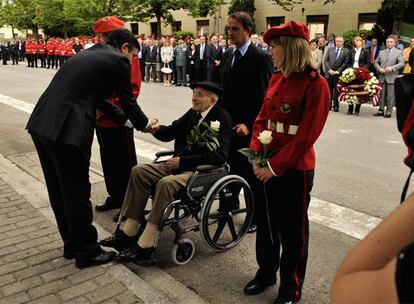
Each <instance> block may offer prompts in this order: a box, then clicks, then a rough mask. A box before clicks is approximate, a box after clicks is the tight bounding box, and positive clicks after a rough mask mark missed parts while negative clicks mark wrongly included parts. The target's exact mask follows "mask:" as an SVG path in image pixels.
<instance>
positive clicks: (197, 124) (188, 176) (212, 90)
mask: <svg viewBox="0 0 414 304" xmlns="http://www.w3.org/2000/svg"><path fill="white" fill-rule="evenodd" d="M191 88H192V89H193V96H192V108H191V109H190V110H189V111H188V112H187V113H185V114H184V115H183V116H182V117H181V118H179V119H178V120H175V121H174V122H173V123H172V124H171V125H170V126H160V128H159V130H158V131H156V132H155V133H154V134H153V135H154V137H155V138H157V139H159V140H161V141H172V140H175V142H174V151H170V152H172V153H169V152H167V153H164V152H160V153H157V159H158V158H159V157H163V156H168V155H170V156H172V157H170V158H169V159H167V160H166V161H156V162H153V163H150V164H142V165H137V166H135V167H134V168H133V169H132V171H131V176H130V179H129V184H128V188H127V192H126V194H125V198H124V202H123V206H122V211H121V217H122V216H123V215H124V216H125V217H126V218H127V220H126V222H125V224H124V226H123V227H122V229H121V228H120V225H119V224H118V227H117V229H116V231H115V233H114V234H113V235H112V236H110V237H109V238H107V239H104V240H102V241H101V242H100V244H101V245H102V246H106V247H113V248H115V249H116V250H118V251H119V253H118V255H117V257H116V259H117V260H118V261H121V262H128V261H133V262H135V263H137V264H138V265H141V266H151V265H153V262H154V254H155V253H154V252H155V247H156V244H157V241H158V236H159V232H160V231H161V230H162V228H163V227H165V226H168V225H169V226H171V228H172V229H173V230H174V231H175V232H176V239H175V244H176V245H175V249H176V250H175V260H174V261H175V262H176V263H177V264H180V261H181V262H183V261H184V262H187V261H188V260H190V259H191V258H192V255H193V254H194V244H192V243H191V244H190V248H189V247H188V245H189V244H188V242H185V241H183V239H182V238H181V236H182V234H184V233H185V232H187V231H190V230H191V231H194V230H199V229H200V228H201V230H202V231H203V232H204V234H205V235H208V230H209V227H208V226H209V225H211V224H212V223H215V224H217V225H216V234H221V232H222V231H223V230H224V226H225V225H226V224H228V225H230V226H231V227H230V226H229V227H230V228H229V230H230V235H231V242H230V243H229V242H227V243H225V244H224V245H221V244H219V243H218V237H219V236H217V237H216V239H215V236H213V237H210V236H207V237H204V239H207V242H210V247H212V248H213V249H216V250H225V249H228V248H230V247H232V246H234V245H236V244H237V243H238V242H239V241H240V239H241V238H242V237H243V235H244V232H245V230H247V228H248V225H250V221H251V214H252V212H253V211H252V208H253V207H252V205H251V203H252V202H251V194H250V192H249V191H250V188H249V187H248V185H247V183H245V182H244V180H242V179H241V178H239V177H236V180H237V181H236V182H237V183H240V184H243V185H242V186H244V188H243V191H242V192H243V193H242V195H244V196H245V197H246V194H247V197H248V203H247V204H246V208H241V209H240V210H238V212H240V213H244V214H247V215H248V217H246V218H247V221H246V220H245V221H243V223H242V230H240V229H239V231H236V225H234V223H233V222H232V216H233V214H232V213H231V212H230V210H225V211H224V212H221V213H222V215H223V217H222V219H221V220H220V212H218V213H217V212H216V213H213V211H212V203H213V202H214V201H216V198H218V197H219V200H221V201H222V202H221V203H219V204H220V205H221V207H220V208H221V210H224V208H223V206H222V205H225V204H224V203H223V201H225V197H226V196H228V195H229V193H226V191H227V190H226V189H227V188H226V186H227V184H228V183H231V182H235V179H234V178H231V176H226V175H227V171H228V170H226V167H225V163H226V160H227V156H228V151H229V145H230V140H231V135H232V122H231V117H230V115H229V114H228V113H227V112H226V111H225V110H223V109H222V108H220V107H219V106H218V105H217V104H216V103H217V100H218V98H219V96H220V95H221V93H222V88H221V87H220V86H219V85H217V84H215V83H212V82H200V83H196V84H192V85H191ZM212 130H213V131H214V132H213V131H212ZM203 134H204V135H205V134H210V135H211V136H210V138H209V139H210V142H208V141H209V140H206V137H204V142H198V141H197V139H199V140H200V138H202V137H201V135H203ZM213 137H215V138H214V139H213ZM207 139H208V136H207ZM220 168H221V170H220ZM202 177H204V179H203V178H202ZM229 177H230V179H228V178H229ZM212 178H213V179H220V178H224V179H225V180H223V181H222V182H220V183H219V184H217V181H216V180H213V181H212ZM213 183H216V184H217V185H216V186H217V187H216V188H215V191H214V193H210V197H211V199H209V201H210V203H209V204H203V203H205V200H204V197H200V193H201V194H205V193H206V191H205V190H204V189H205V188H206V187H207V186H211V185H212V184H213ZM207 184H209V185H207ZM183 190H184V191H183ZM207 190H208V189H207ZM210 190H211V189H210ZM210 192H211V191H210ZM183 193H184V194H183ZM150 196H151V197H152V209H151V211H150V212H149V213H148V214H146V213H147V212H146V211H145V207H146V205H147V201H148V199H149V197H150ZM177 196H181V199H179V200H177ZM171 202H172V203H171ZM207 205H208V206H207ZM206 208H207V209H208V210H207V211H204V213H203V211H202V209H203V210H204V209H206ZM173 210H174V212H173ZM172 213H174V218H173V219H171V217H170V218H169V216H170V215H171V214H172ZM200 213H203V214H204V216H203V217H201V218H202V220H200V217H199V214H200ZM188 216H192V217H194V218H195V219H197V221H198V222H200V228H199V226H198V225H196V226H193V227H192V228H190V229H188V230H186V231H184V230H182V229H181V228H180V226H179V223H180V220H181V219H183V218H186V217H188ZM203 218H204V220H203ZM203 225H204V228H203V227H202V226H203ZM218 231H220V233H218ZM183 256H184V257H183ZM183 264H184V263H183Z"/></svg>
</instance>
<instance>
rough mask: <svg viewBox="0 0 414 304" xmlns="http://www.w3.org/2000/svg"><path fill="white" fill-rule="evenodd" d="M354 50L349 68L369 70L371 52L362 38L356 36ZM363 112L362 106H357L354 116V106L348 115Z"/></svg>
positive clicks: (349, 107)
mask: <svg viewBox="0 0 414 304" xmlns="http://www.w3.org/2000/svg"><path fill="white" fill-rule="evenodd" d="M353 45H354V48H353V49H352V51H351V52H350V54H349V60H348V67H349V68H355V69H356V68H367V69H369V65H370V54H369V51H368V50H367V49H366V48H364V47H363V45H364V40H363V39H362V38H361V37H360V36H356V37H354V39H353ZM360 110H361V104H357V105H355V114H354V105H353V104H349V105H348V112H347V113H346V114H348V115H352V114H354V115H355V116H358V115H359V112H360Z"/></svg>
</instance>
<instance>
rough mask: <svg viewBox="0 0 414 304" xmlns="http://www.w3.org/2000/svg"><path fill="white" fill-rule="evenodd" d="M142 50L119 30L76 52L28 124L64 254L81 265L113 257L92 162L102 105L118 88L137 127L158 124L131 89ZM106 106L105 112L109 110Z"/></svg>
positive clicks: (154, 127)
mask: <svg viewBox="0 0 414 304" xmlns="http://www.w3.org/2000/svg"><path fill="white" fill-rule="evenodd" d="M137 50H138V42H137V40H136V39H135V37H134V35H133V34H132V33H131V32H130V31H128V30H126V29H120V30H116V31H114V32H113V33H112V34H111V35H110V36H109V39H108V44H107V45H103V44H97V45H95V46H94V47H92V48H90V49H89V50H88V51H86V52H81V53H79V54H77V55H76V56H74V57H73V58H72V59H71V60H69V61H68V62H67V64H65V65H64V66H62V68H61V69H60V70H59V71H58V72H57V73H56V75H55V76H54V78H53V79H52V81H51V83H50V84H49V86H48V88H47V89H46V91H45V92H44V93H43V94H42V96H41V97H40V99H39V101H38V103H37V104H36V107H35V108H34V110H33V113H32V115H31V116H30V119H29V122H28V123H27V129H28V131H29V133H30V134H31V136H32V139H33V142H34V144H35V147H36V150H37V152H38V155H39V159H40V162H41V165H42V169H43V174H44V176H45V180H46V185H47V189H48V193H49V199H50V203H51V206H52V209H53V212H54V214H55V217H56V222H57V225H58V228H59V232H60V235H61V237H62V240H63V242H64V257H65V258H67V259H71V258H76V265H77V267H79V268H84V267H88V266H93V265H98V264H103V263H107V262H109V261H111V260H112V259H113V258H114V253H109V252H105V251H103V250H102V249H101V248H100V246H99V245H98V243H97V232H96V229H95V227H94V226H93V225H92V216H93V215H92V208H91V202H90V190H91V185H90V182H89V161H90V157H91V146H92V141H93V134H94V129H95V120H96V117H95V113H96V109H97V108H98V107H99V104H98V103H100V102H102V100H105V99H106V98H109V97H110V95H112V94H113V92H116V93H117V95H118V97H119V99H120V102H121V104H122V106H123V109H124V111H125V114H126V116H127V117H128V118H129V120H130V121H131V122H132V124H133V125H134V126H135V128H137V129H138V130H141V131H144V130H145V131H148V132H149V131H154V129H156V128H157V121H156V120H154V119H148V118H147V117H146V116H145V114H144V113H143V112H142V110H141V108H140V107H139V106H138V104H137V103H136V101H135V99H134V95H133V93H132V90H131V82H130V71H129V68H130V61H131V60H132V57H133V54H134V52H137ZM128 59H129V60H128ZM102 103H103V102H102ZM105 105H106V106H112V104H111V103H110V102H107V103H105ZM106 106H105V107H100V108H101V110H103V111H104V112H107V108H106ZM123 121H124V122H126V118H125V117H124V118H123Z"/></svg>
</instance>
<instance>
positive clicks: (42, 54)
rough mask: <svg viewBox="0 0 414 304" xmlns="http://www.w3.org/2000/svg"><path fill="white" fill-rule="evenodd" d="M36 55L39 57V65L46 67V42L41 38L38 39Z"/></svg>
mask: <svg viewBox="0 0 414 304" xmlns="http://www.w3.org/2000/svg"><path fill="white" fill-rule="evenodd" d="M38 55H39V59H40V67H41V68H45V67H46V44H45V43H44V41H43V40H40V42H39V47H38Z"/></svg>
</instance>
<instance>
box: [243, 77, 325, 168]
mask: <svg viewBox="0 0 414 304" xmlns="http://www.w3.org/2000/svg"><path fill="white" fill-rule="evenodd" d="M330 99H331V96H330V92H329V87H328V83H327V81H326V80H325V78H323V77H319V75H318V73H317V72H316V71H315V70H306V71H304V72H299V73H294V74H292V75H291V76H290V77H289V78H285V77H284V76H283V74H282V73H281V72H279V71H277V72H275V73H274V74H273V76H272V78H271V79H270V82H269V87H268V89H267V91H266V94H265V98H264V102H263V105H262V109H261V110H260V113H259V115H258V116H257V118H256V121H255V123H254V126H253V134H252V141H251V143H250V148H251V149H253V150H255V151H262V150H263V146H262V144H261V143H260V141H259V140H258V139H257V137H258V136H259V133H260V132H262V131H264V130H271V131H272V136H273V140H272V142H271V143H270V144H268V145H267V149H268V151H274V150H276V151H278V152H277V153H276V154H275V155H273V156H272V157H270V159H269V162H268V164H269V166H270V168H271V169H272V171H273V172H274V173H275V174H276V175H278V176H282V175H283V174H284V173H285V172H286V171H287V170H289V169H299V170H313V169H314V168H315V152H314V150H313V144H314V143H315V141H316V140H317V139H318V137H319V135H320V134H321V132H322V129H323V127H324V125H325V122H326V119H327V117H328V114H329V108H330Z"/></svg>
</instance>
